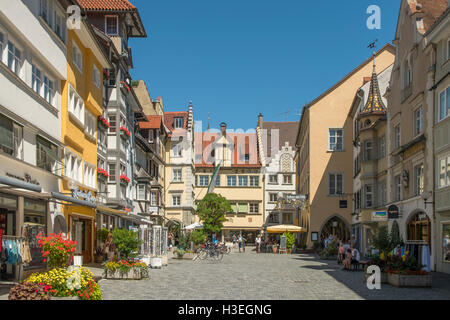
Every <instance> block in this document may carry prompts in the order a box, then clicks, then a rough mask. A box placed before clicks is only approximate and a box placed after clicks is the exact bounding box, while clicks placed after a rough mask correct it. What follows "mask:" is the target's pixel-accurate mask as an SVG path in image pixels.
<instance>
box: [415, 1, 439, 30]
mask: <svg viewBox="0 0 450 320" xmlns="http://www.w3.org/2000/svg"><path fill="white" fill-rule="evenodd" d="M408 4H409V7H410V9H411V12H412V13H413V14H414V13H418V12H421V13H423V26H424V29H425V30H424V31H428V29H430V28H431V27H432V26H433V25H434V23H435V22H436V21H437V20H438V19H439V18H440V17H441V15H442V14H443V13H444V12H445V11H446V10H447V7H448V2H447V0H412V1H410V2H409V3H408ZM417 4H421V5H422V8H421V9H420V10H419V9H418V8H417Z"/></svg>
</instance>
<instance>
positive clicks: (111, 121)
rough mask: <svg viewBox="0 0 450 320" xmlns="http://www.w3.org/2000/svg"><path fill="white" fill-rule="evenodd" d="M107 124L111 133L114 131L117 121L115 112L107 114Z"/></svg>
mask: <svg viewBox="0 0 450 320" xmlns="http://www.w3.org/2000/svg"><path fill="white" fill-rule="evenodd" d="M109 125H110V126H111V128H109V132H111V133H113V132H116V126H117V123H116V115H115V114H111V115H109Z"/></svg>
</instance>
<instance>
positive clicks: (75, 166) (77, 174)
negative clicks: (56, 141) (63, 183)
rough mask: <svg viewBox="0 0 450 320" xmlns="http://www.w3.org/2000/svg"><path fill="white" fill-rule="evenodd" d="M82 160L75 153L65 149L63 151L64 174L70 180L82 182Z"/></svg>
mask: <svg viewBox="0 0 450 320" xmlns="http://www.w3.org/2000/svg"><path fill="white" fill-rule="evenodd" d="M81 163H82V160H81V158H80V157H79V156H77V155H76V154H75V153H73V152H71V151H70V150H68V149H66V150H65V151H64V175H65V176H66V177H69V178H70V179H72V180H75V181H78V182H80V183H81V182H82V176H81V175H82V171H81V170H82V169H81Z"/></svg>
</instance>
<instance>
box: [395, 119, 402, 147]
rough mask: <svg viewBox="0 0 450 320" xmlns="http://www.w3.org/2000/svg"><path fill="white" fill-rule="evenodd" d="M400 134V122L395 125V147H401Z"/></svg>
mask: <svg viewBox="0 0 450 320" xmlns="http://www.w3.org/2000/svg"><path fill="white" fill-rule="evenodd" d="M400 134H401V131H400V124H398V125H396V126H395V127H394V147H395V149H398V148H400V144H401V136H400Z"/></svg>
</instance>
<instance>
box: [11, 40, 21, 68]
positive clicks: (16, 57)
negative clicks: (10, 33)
mask: <svg viewBox="0 0 450 320" xmlns="http://www.w3.org/2000/svg"><path fill="white" fill-rule="evenodd" d="M21 56H22V53H21V52H20V50H19V49H18V48H17V47H15V46H14V44H13V43H12V42H11V41H8V68H9V69H11V71H12V72H14V73H15V74H16V75H18V76H20V68H21Z"/></svg>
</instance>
